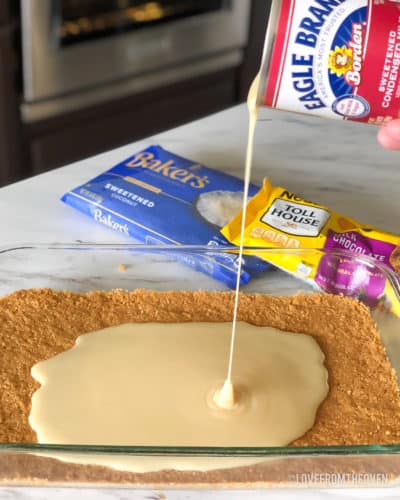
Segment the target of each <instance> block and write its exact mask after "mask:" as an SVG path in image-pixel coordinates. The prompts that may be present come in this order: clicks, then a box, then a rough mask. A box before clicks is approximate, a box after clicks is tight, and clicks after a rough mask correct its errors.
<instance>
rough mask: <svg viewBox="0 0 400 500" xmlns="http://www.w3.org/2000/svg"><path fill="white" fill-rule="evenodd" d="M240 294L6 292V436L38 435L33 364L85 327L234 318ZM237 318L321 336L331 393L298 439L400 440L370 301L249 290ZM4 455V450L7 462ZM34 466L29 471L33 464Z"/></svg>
mask: <svg viewBox="0 0 400 500" xmlns="http://www.w3.org/2000/svg"><path fill="white" fill-rule="evenodd" d="M233 298H234V295H233V293H231V292H201V291H199V292H156V291H145V290H135V291H132V292H127V291H123V290H114V291H111V292H105V291H96V292H89V293H86V294H74V293H70V292H58V291H54V290H50V289H32V290H21V291H18V292H15V293H13V294H11V295H8V296H6V297H4V298H2V299H0V325H1V327H0V367H1V368H0V387H1V392H0V422H1V425H0V442H4V443H7V442H8V443H9V442H20V443H21V442H26V443H29V442H31V443H34V442H36V435H35V433H34V432H33V430H32V429H31V428H30V426H29V423H28V416H29V412H30V404H31V403H30V401H31V396H32V394H33V393H34V391H35V390H36V389H37V388H38V384H37V383H36V382H35V380H34V379H33V378H32V377H31V375H30V369H31V367H32V366H33V365H34V364H35V363H37V362H39V361H41V360H44V359H47V358H49V357H52V356H54V355H56V354H58V353H60V352H62V351H64V350H66V349H69V348H71V347H72V346H73V345H74V342H75V340H76V338H77V337H78V336H79V335H81V334H83V333H87V332H90V331H94V330H99V329H102V328H106V327H109V326H113V325H118V324H122V323H127V322H149V321H160V322H182V321H218V322H221V321H231V318H232V307H233ZM238 319H239V320H241V321H247V322H249V323H252V324H255V325H259V326H273V327H275V328H279V329H281V330H287V331H293V332H298V333H306V334H309V335H312V336H313V337H314V338H315V340H316V341H317V342H318V343H319V345H320V347H321V349H322V350H323V352H324V353H325V356H326V366H327V369H328V372H329V394H328V396H327V398H326V400H325V401H324V402H323V403H322V404H321V406H320V408H319V410H318V413H317V417H316V422H315V424H314V426H313V427H312V429H310V430H309V431H308V432H307V433H306V434H305V435H304V436H302V437H301V438H299V439H297V440H296V441H294V442H293V443H292V444H291V445H292V446H323V445H359V444H396V443H399V442H400V425H399V424H400V398H399V394H398V387H397V382H396V375H395V373H394V371H393V369H392V368H391V366H390V363H389V361H388V359H387V357H386V354H385V350H384V347H383V345H382V343H381V341H380V338H379V334H378V332H377V330H376V327H375V324H374V321H373V319H372V317H371V315H370V313H369V311H368V309H367V308H366V307H365V306H364V305H362V304H360V303H359V302H357V301H355V300H352V299H349V298H346V297H342V296H334V295H327V294H310V295H301V294H299V295H296V296H292V297H271V296H264V295H246V294H241V296H240V301H239V314H238ZM9 460H11V462H10V463H12V460H14V461H15V462H16V463H17V462H18V461H21V460H22V461H23V458H22V457H19V458H18V457H15V458H14V459H12V455H10V456H9V457H8V461H9ZM49 460H50V462H52V461H53V462H58V461H56V460H53V459H45V458H43V457H37V460H35V464H38V463H39V464H40V463H44V464H46V469H47V470H49V469H48V468H49V463H48V462H49ZM1 462H2V461H1V457H0V469H1ZM35 466H36V465H35ZM53 467H54V468H55V469H56V470H61V471H64V472H63V474H64V476H63V477H67V476H68V474H70V473H71V471H75V472H74V474H75V475H76V474H77V472H76V471H77V470H79V471H81V472H79V474H78V475H79V476H80V475H82V474H83V476H82V478H83V477H85V474H84V473H83V472H82V471H84V470H87V471H88V475H89V476H90V477H92V479H93V477H94V476H96V472H95V471H96V470H97V471H98V474H99V476H98V480H101V479H102V478H104V477H105V476H104V468H103V467H96V466H77V465H74V466H72V465H70V464H58V465H54V464H53ZM68 467H69V468H68ZM60 468H61V469H60ZM77 468H78V469H77ZM396 469H397V466H396ZM25 470H26V473H27V474H28V475H29V464H26V467H25ZM258 470H259V468H258V467H252V468H246V471H247V472H246V474H247V475H246V474H245V476H243V477H248V474H250V472H251V471H253V472H254V471H258ZM68 471H69V472H68ZM249 471H250V472H249ZM14 472H15V471H14ZM18 473H19V474H20V472H18ZM220 473H221V474H222V473H225V476H224V478H225V480H224V481H225V482H226V481H228V480H229V478H230V477H231V475H230V473H226V471H220ZM254 473H255V474H256V472H254ZM3 474H5V473H2V472H1V471H0V479H4V476H3ZM43 474H44V475H43ZM60 474H61V473H60ZM93 474H94V476H93ZM110 474H111V476H112V475H113V474H114V475H115V476H114V477H119V478H120V477H121V475H122V476H123V478H126V480H127V481H130V480H132V481H133V480H134V482H135V483H138V482H139V483H140V482H141V480H143V479H145V478H146V477H147V476H146V475H141V474H133V473H125V472H117V471H112V472H107V474H106V476H107V477H111V476H110ZM154 474H156V473H154ZM154 474H153V476H154V477H153V476H151V475H150V476H149V480H150V478H153V482H154V483H155V484H158V483H159V482H160V481H161V479H160V480H159V477H161V476H157V475H154ZM176 474H178V476H179V478H180V479H179V480H178V479H177V477H178V476H176V477H175V476H174V474H173V473H172V476H171V472H169V475H168V478H169V479H170V480H171V481H175V479H176V480H177V481H178V482H180V481H181V479H182V474H183V476H185V474H187V475H188V476H187V477H188V478H189V477H192V476H190V474H192V475H193V473H190V472H187V473H185V472H179V473H178V472H176ZM204 474H205V476H204ZM250 475H251V474H250ZM39 476H40V474H39ZM214 476H215V471H214V472H213V471H210V472H204V473H196V478H197V479H198V480H199V481H200V482H204V481H205V482H207V481H208V480H210V481H211V482H212V483H213V482H215V481H216V480H217V479H216V478H217V476H218V474H217V476H215V478H214ZM42 477H43V478H48V475H47V476H46V472H42ZM163 477H164V479H165V477H166V476H165V475H164V476H163ZM218 477H219V480H221V477H220V476H218ZM257 477H258V476H257ZM82 478H81V480H84V479H82ZM129 478H130V479H129ZM157 478H158V479H157ZM199 478H203V479H204V478H206V479H204V481H203V480H200V479H199ZM207 478H208V479H207ZM213 478H214V479H213ZM253 479H254V480H255V479H256V478H253ZM109 480H110V481H111V479H109ZM206 480H207V481H206ZM183 482H190V481H189V479H187V480H186V481H185V480H184V481H183Z"/></svg>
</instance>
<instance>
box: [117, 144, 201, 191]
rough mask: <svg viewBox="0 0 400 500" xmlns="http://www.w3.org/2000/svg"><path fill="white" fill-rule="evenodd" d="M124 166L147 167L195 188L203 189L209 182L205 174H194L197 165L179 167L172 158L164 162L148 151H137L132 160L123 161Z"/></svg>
mask: <svg viewBox="0 0 400 500" xmlns="http://www.w3.org/2000/svg"><path fill="white" fill-rule="evenodd" d="M125 166H126V167H129V168H147V169H148V170H151V171H152V172H156V173H157V174H160V175H163V176H164V177H168V178H169V179H172V180H174V181H178V182H181V183H182V184H188V185H189V186H191V187H193V188H196V189H203V188H204V187H205V186H206V185H207V184H209V182H210V181H209V179H208V177H207V176H206V175H203V176H200V175H196V173H195V172H196V171H197V170H198V168H199V165H193V166H192V167H189V168H188V169H185V168H179V167H176V166H175V165H174V161H173V160H168V161H166V162H162V161H161V160H156V159H155V155H154V154H153V153H150V152H148V151H144V152H142V153H138V154H137V155H136V156H134V157H133V158H132V160H130V161H129V162H127V163H125Z"/></svg>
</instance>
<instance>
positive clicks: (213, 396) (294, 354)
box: [29, 77, 328, 472]
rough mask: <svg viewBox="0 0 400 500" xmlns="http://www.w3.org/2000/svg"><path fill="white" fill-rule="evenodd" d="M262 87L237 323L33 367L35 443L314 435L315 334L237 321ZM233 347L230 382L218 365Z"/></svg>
mask: <svg viewBox="0 0 400 500" xmlns="http://www.w3.org/2000/svg"><path fill="white" fill-rule="evenodd" d="M258 86H259V80H258V77H257V78H256V79H255V81H254V82H253V85H252V87H251V89H250V92H249V96H248V109H249V133H248V144H247V151H246V164H245V175H244V192H243V207H242V232H241V235H242V236H241V241H240V246H239V256H238V269H237V282H236V290H235V300H234V311H233V321H232V323H192V322H190V323H177V324H165V323H141V324H124V325H120V326H116V327H112V328H106V329H104V330H100V331H98V332H93V333H88V334H84V335H81V336H80V337H78V339H77V341H76V344H75V346H74V347H73V348H72V349H70V350H69V351H66V352H64V353H61V354H59V355H57V356H55V357H53V358H51V359H49V360H46V361H42V362H40V363H38V364H36V365H35V366H34V367H33V368H32V375H33V377H34V378H35V379H36V380H37V381H38V382H39V383H40V384H41V387H40V388H39V389H38V390H37V391H36V392H35V394H34V395H33V397H32V409H31V413H30V416H29V423H30V425H31V427H32V428H33V429H34V430H35V431H36V433H37V437H38V442H39V443H44V444H82V445H91V444H92V445H117V446H118V445H123V446H127V445H132V446H134V445H136V446H140V445H142V446H212V447H215V446H226V447H240V446H244V447H252V446H254V447H260V446H261V447H263V446H285V445H287V444H289V443H290V442H291V441H293V440H295V439H296V438H298V437H300V436H302V435H303V434H304V433H305V432H306V431H307V430H309V429H310V428H311V427H312V426H313V424H314V421H315V416H316V412H317V409H318V407H319V405H320V404H321V402H322V401H323V400H324V399H325V397H326V395H327V392H328V383H327V377H328V373H327V370H326V368H325V366H324V355H323V353H322V351H321V350H320V348H319V346H318V344H317V343H316V341H315V340H314V339H313V338H312V337H311V336H308V335H302V334H294V333H289V332H281V331H278V330H274V329H272V328H268V327H257V326H253V325H250V324H247V323H243V322H238V321H237V312H238V304H239V288H240V276H241V269H242V258H243V234H244V227H245V222H246V208H247V201H248V191H249V184H250V175H251V166H252V159H253V147H254V134H255V128H256V123H257V115H258V105H257V95H258ZM238 332H239V333H240V335H238V336H237V333H238ZM227 346H229V364H228V373H227V375H226V372H225V377H224V371H225V370H224V368H223V365H222V364H221V360H222V359H224V357H225V356H226V350H227ZM234 353H235V377H234V383H233V379H232V368H233V356H234ZM49 454H50V456H54V457H56V458H59V459H61V460H65V461H68V462H77V463H83V464H85V463H89V464H96V465H104V466H109V467H112V468H116V469H119V470H125V471H133V472H148V471H157V470H162V469H167V468H170V469H175V470H185V469H191V470H210V469H218V468H226V467H237V466H242V465H250V464H254V463H256V462H257V461H262V460H264V459H257V458H255V457H251V458H243V457H223V458H221V457H213V458H210V457H193V456H191V457H185V458H183V457H177V456H174V457H160V456H143V455H142V456H139V457H134V456H129V455H127V454H126V453H123V454H118V455H105V454H101V455H99V454H97V455H92V454H87V453H86V454H81V455H79V454H77V453H73V454H71V453H68V452H66V453H65V452H64V453H61V452H57V453H52V452H50V453H49Z"/></svg>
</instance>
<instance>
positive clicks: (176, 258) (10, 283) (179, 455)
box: [0, 243, 400, 488]
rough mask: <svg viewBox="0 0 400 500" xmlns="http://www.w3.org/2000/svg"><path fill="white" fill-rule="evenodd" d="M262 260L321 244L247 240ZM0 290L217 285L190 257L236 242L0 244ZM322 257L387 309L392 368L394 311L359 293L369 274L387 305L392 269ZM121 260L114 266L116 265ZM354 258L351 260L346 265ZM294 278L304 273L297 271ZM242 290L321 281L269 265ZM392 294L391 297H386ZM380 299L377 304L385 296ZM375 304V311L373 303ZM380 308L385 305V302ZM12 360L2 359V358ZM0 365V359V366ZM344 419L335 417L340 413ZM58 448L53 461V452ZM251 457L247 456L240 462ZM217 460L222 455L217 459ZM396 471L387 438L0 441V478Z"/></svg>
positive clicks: (334, 476)
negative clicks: (141, 469) (213, 443)
mask: <svg viewBox="0 0 400 500" xmlns="http://www.w3.org/2000/svg"><path fill="white" fill-rule="evenodd" d="M246 252H247V253H257V255H259V256H262V257H263V258H264V259H265V260H268V259H273V258H274V257H277V256H290V255H294V254H295V255H300V256H301V257H302V259H303V260H304V261H307V259H308V258H310V257H312V256H315V254H318V255H321V254H322V253H323V252H322V251H321V250H281V249H265V248H263V249H255V248H252V249H247V251H246ZM0 254H1V255H0V296H4V295H6V294H9V293H12V292H14V291H16V290H21V289H29V288H47V287H49V288H52V289H56V290H68V291H72V292H88V291H91V290H111V289H116V288H119V289H126V290H133V289H137V288H143V289H151V290H210V291H218V290H227V287H226V286H225V285H224V284H223V283H221V282H219V281H217V280H215V279H213V278H211V277H210V276H208V275H206V274H204V273H202V272H199V271H197V270H195V269H193V268H191V267H190V266H196V263H197V262H198V260H199V258H200V259H201V260H204V259H206V260H207V261H209V263H210V265H212V263H213V259H214V257H215V256H216V255H224V256H227V258H233V259H236V258H237V248H235V247H224V248H214V247H212V248H210V247H206V246H204V247H199V246H196V247H192V246H180V247H176V246H156V245H151V246H146V245H132V244H121V245H117V244H110V245H104V244H102V245H97V244H75V243H74V244H54V245H48V244H41V245H37V244H35V245H30V244H29V245H28V244H27V245H23V246H18V247H3V248H1V249H0ZM323 254H324V257H325V258H328V259H330V262H333V263H336V264H335V265H337V264H338V262H342V261H343V259H345V260H346V261H347V262H351V263H352V265H353V269H355V268H356V269H357V273H356V274H357V280H356V282H355V283H353V285H354V286H352V287H351V291H349V290H348V291H347V292H346V294H348V295H351V296H352V297H354V299H357V300H361V301H364V302H365V303H367V304H368V306H369V307H370V308H371V310H372V311H374V310H376V311H375V312H378V313H379V314H380V315H390V317H391V321H393V322H394V325H395V328H394V330H395V333H394V334H393V331H392V333H391V335H389V336H382V341H383V343H384V345H385V348H386V351H387V354H388V357H389V359H390V362H391V364H392V366H393V368H394V369H395V370H396V371H398V370H399V369H400V330H399V334H397V326H396V325H397V321H398V320H397V317H396V316H394V315H393V314H391V313H389V312H387V310H388V308H387V307H386V308H385V307H384V308H382V301H371V300H370V299H368V297H367V298H366V294H365V289H366V285H367V283H366V282H367V281H368V280H370V279H372V278H371V277H372V276H373V277H374V278H375V279H376V277H378V278H379V279H380V280H381V281H382V283H384V285H385V287H386V288H385V290H388V291H389V295H390V298H391V302H392V305H395V306H396V307H397V306H398V305H399V304H400V292H399V283H398V280H397V275H396V274H395V273H394V272H393V271H392V270H390V269H389V268H388V267H386V266H384V265H383V264H378V263H377V262H375V261H374V260H372V259H371V258H369V257H366V256H362V255H352V254H348V253H344V252H341V251H330V252H327V253H323ZM121 264H123V265H124V266H123V268H121ZM354 266H355V267H354ZM303 278H304V276H303ZM241 290H242V291H243V292H245V293H250V294H252V293H257V294H268V295H275V296H282V295H293V294H297V293H299V292H302V293H311V292H313V291H321V290H320V289H319V288H318V286H316V285H315V284H313V283H312V282H309V281H307V279H297V278H296V277H294V276H291V275H289V274H287V273H285V272H283V271H280V270H277V269H276V268H272V267H271V268H270V269H268V270H264V271H263V272H261V273H260V274H259V275H258V276H257V277H255V278H253V279H252V280H251V281H250V283H249V284H247V285H245V286H242V287H241ZM393 303H394V304H393ZM386 306H387V304H386ZM378 310H379V311H378ZM385 311H386V312H385ZM10 362H12V360H10ZM0 370H1V367H0ZM0 415H1V414H0ZM343 424H344V425H345V422H343ZM154 455H156V456H158V457H163V458H165V459H168V461H169V463H170V466H169V467H168V469H169V470H167V471H164V472H163V473H157V472H154V473H152V472H147V473H133V472H126V471H122V470H115V469H112V468H109V467H99V466H90V465H89V466H85V465H79V464H76V463H73V464H72V463H68V460H70V459H71V458H75V459H76V457H78V456H79V457H85V460H86V461H89V463H90V461H91V460H94V461H96V457H103V458H104V457H121V456H131V457H136V458H135V459H136V460H139V461H146V460H148V459H149V457H151V456H154ZM54 457H58V458H61V459H62V461H60V460H58V458H54ZM196 460H199V461H202V462H203V461H204V460H206V461H207V463H209V464H212V465H210V467H211V468H212V469H215V470H212V471H211V472H210V471H209V472H201V471H196V470H195V466H193V465H191V464H193V463H194V464H195V463H196ZM175 461H176V462H179V463H180V464H182V463H185V461H189V462H188V464H189V469H190V468H192V469H193V470H187V471H179V472H177V471H174V463H175ZM252 462H254V464H255V465H250V466H248V465H245V466H243V464H244V463H245V464H249V463H250V464H251V463H252ZM221 464H224V465H223V466H222V467H223V468H222V469H221ZM399 478H400V443H399V444H398V445H397V444H396V445H373V446H372V445H364V446H324V447H303V448H299V447H290V446H289V447H281V448H218V447H208V448H202V447H198V448H180V447H156V448H154V447H143V446H82V445H69V446H66V445H62V446H61V445H60V446H58V445H39V444H28V443H0V484H3V485H4V484H13V485H53V486H54V485H68V486H73V485H79V486H82V485H85V486H92V487H93V486H112V485H114V486H119V487H121V486H130V487H132V486H134V487H138V488H139V487H142V486H146V487H148V486H152V487H155V488H168V487H171V488H172V487H173V488H177V487H182V488H204V487H207V486H209V487H210V486H211V487H212V486H217V487H227V488H228V487H229V488H245V487H252V488H254V487H263V486H277V487H278V486H279V487H310V486H314V487H324V488H325V487H349V486H393V485H396V484H398V483H399V482H400V481H399Z"/></svg>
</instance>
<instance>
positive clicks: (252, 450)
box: [0, 242, 400, 458]
mask: <svg viewBox="0 0 400 500" xmlns="http://www.w3.org/2000/svg"><path fill="white" fill-rule="evenodd" d="M20 250H43V251H44V250H60V251H62V250H65V251H77V250H92V251H93V250H94V251H123V250H125V251H132V252H138V253H149V254H150V253H153V254H154V253H158V252H160V253H161V254H162V253H168V252H169V253H172V254H173V253H185V252H186V253H190V252H192V253H200V254H202V253H223V252H232V253H238V252H239V248H238V247H237V246H234V245H219V246H215V247H214V246H210V245H167V244H165V245H164V244H160V245H158V244H157V245H152V244H141V243H114V242H111V243H91V242H70V243H69V242H63V243H42V242H38V243H17V244H13V243H8V244H2V245H0V260H1V255H2V254H5V253H9V252H14V251H20ZM257 251H258V252H263V253H265V254H271V255H273V254H277V253H278V254H283V255H303V254H309V253H313V252H317V253H322V254H325V255H332V256H335V257H346V258H349V259H352V260H359V261H361V262H363V263H365V264H366V265H368V266H372V267H376V268H378V269H379V270H381V271H382V273H383V274H384V275H385V276H386V277H387V278H388V280H389V281H390V283H391V286H392V287H393V290H394V291H395V293H396V296H397V298H398V299H399V300H400V279H399V277H398V275H397V274H396V273H395V272H394V271H393V270H392V269H390V268H389V267H388V266H387V265H386V264H384V263H382V262H378V261H377V260H375V259H374V258H373V257H370V256H368V255H364V254H358V253H352V252H349V251H346V250H343V249H321V248H280V247H263V246H246V247H244V252H245V253H253V252H257ZM316 292H318V290H316ZM251 293H256V292H251ZM321 293H324V292H323V290H321ZM24 452H25V453H33V454H35V453H36V454H39V453H52V452H53V453H54V452H63V453H72V454H73V453H79V454H82V453H83V454H112V455H121V454H129V455H137V456H151V455H153V456H154V455H158V456H172V457H173V456H183V457H190V456H192V457H193V456H196V457H201V456H206V457H213V456H215V457H228V458H230V457H241V456H254V457H263V458H272V457H275V458H278V457H292V458H296V457H301V456H315V455H326V456H329V455H330V456H332V455H338V456H354V455H381V454H388V455H397V454H400V442H399V443H398V444H391V445H381V444H373V445H351V446H349V445H334V446H302V447H300V446H282V447H218V446H207V447H187V446H132V445H129V446H122V445H121V446H120V445H113V446H111V445H82V444H69V445H66V444H51V445H50V444H39V443H17V442H10V443H0V453H24Z"/></svg>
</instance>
